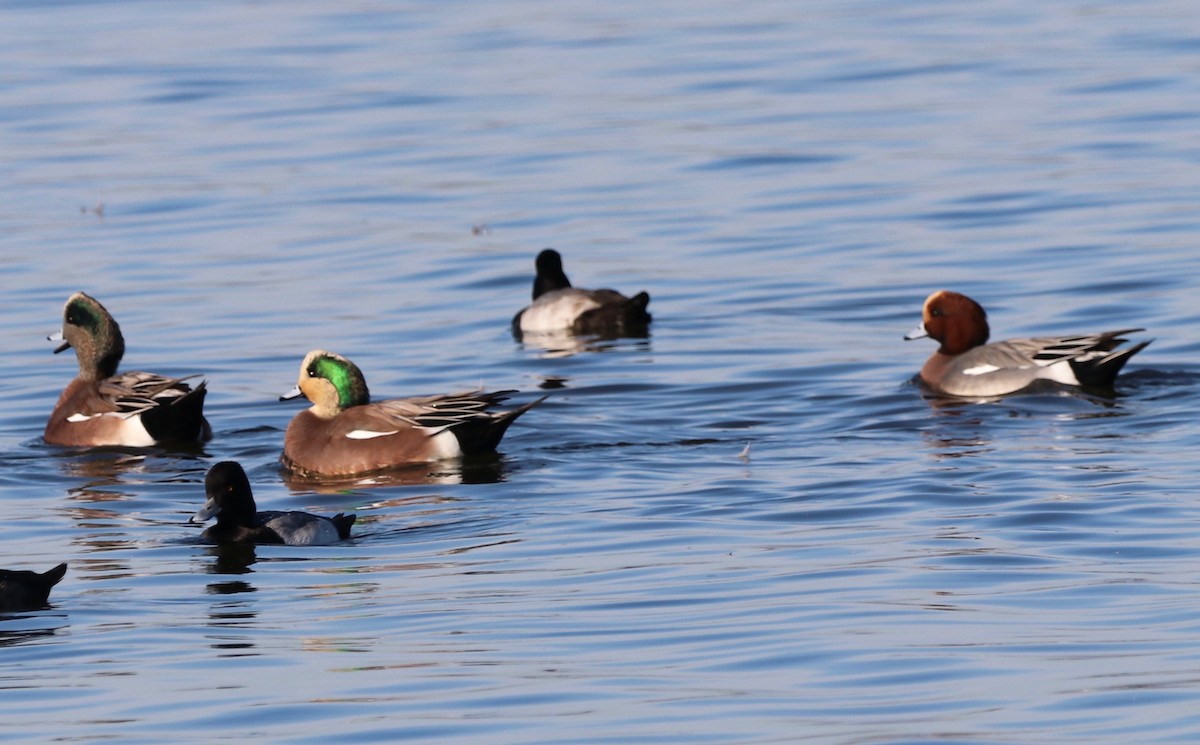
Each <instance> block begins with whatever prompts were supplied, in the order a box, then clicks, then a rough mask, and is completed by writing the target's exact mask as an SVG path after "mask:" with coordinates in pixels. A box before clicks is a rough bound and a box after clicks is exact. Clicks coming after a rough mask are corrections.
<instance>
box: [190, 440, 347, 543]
mask: <svg viewBox="0 0 1200 745" xmlns="http://www.w3.org/2000/svg"><path fill="white" fill-rule="evenodd" d="M204 494H205V496H206V497H207V499H206V500H205V502H204V506H203V507H201V508H200V511H199V512H197V513H196V514H195V515H192V516H191V518H189V519H188V522H193V523H201V522H204V521H205V520H208V519H209V518H211V517H216V518H217V522H216V524H215V525H212V526H210V527H208V528H205V530H204V532H203V533H201V534H200V537H201V538H202V539H204V540H205V541H208V542H209V543H218V544H219V543H283V544H286V545H288V546H325V545H328V544H330V543H337V542H338V541H344V540H346V539H347V538H349V537H350V526H351V525H354V519H355V516H354V515H344V514H342V513H340V512H339V513H338V514H336V515H334V516H333V517H323V516H321V515H314V514H312V513H309V512H299V511H296V510H288V511H280V510H268V511H265V512H259V511H258V507H257V506H256V505H255V504H254V494H253V493H252V492H251V491H250V480H249V479H248V478H246V472H245V471H244V470H243V469H242V466H241V465H240V464H238V463H235V462H233V461H230V460H227V461H223V462H221V463H218V464H216V465H215V466H213V467H212V468H210V469H208V474H207V475H206V476H205V477H204Z"/></svg>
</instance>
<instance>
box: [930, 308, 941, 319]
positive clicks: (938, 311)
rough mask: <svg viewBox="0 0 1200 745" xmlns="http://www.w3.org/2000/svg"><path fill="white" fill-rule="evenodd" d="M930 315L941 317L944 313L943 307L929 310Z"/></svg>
mask: <svg viewBox="0 0 1200 745" xmlns="http://www.w3.org/2000/svg"><path fill="white" fill-rule="evenodd" d="M929 315H931V316H933V317H934V318H940V317H941V315H942V310H941V308H934V309H933V310H931V311H929Z"/></svg>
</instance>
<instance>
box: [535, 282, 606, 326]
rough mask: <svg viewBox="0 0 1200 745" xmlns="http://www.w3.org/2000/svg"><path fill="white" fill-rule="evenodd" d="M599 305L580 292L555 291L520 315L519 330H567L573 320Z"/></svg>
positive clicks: (572, 323) (544, 296)
mask: <svg viewBox="0 0 1200 745" xmlns="http://www.w3.org/2000/svg"><path fill="white" fill-rule="evenodd" d="M599 307H600V303H597V302H596V301H595V300H592V299H591V298H590V297H588V296H587V295H584V294H583V293H581V292H571V291H570V290H569V289H568V290H557V291H555V292H551V293H547V294H545V295H542V296H541V297H540V298H538V299H537V300H536V301H534V303H533V305H531V306H529V307H528V308H526V309H525V312H524V313H522V314H521V330H522V331H531V332H534V333H537V332H546V331H559V330H561V329H569V328H571V326H572V325H574V323H575V319H576V318H579V316H581V315H583V314H584V313H586V312H587V311H589V310H592V309H593V308H599Z"/></svg>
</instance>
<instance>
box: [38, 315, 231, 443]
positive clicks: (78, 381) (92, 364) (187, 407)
mask: <svg viewBox="0 0 1200 745" xmlns="http://www.w3.org/2000/svg"><path fill="white" fill-rule="evenodd" d="M50 339H51V341H59V340H60V339H61V341H62V344H61V345H59V346H58V348H57V349H55V350H54V352H55V354H57V353H59V352H61V351H63V350H65V349H67V348H69V347H74V349H75V357H76V359H78V361H79V375H77V376H76V377H75V379H74V380H72V381H71V382H70V384H68V385H67V387H66V389H65V390H63V392H62V395H61V396H59V398H58V403H57V404H55V406H54V411H53V412H52V413H51V414H50V420H49V421H47V422H46V431H45V434H44V438H45V440H46V442H48V443H50V444H52V445H76V446H85V447H88V446H101V445H117V446H126V447H149V446H151V445H158V444H163V443H187V442H202V441H204V440H207V439H208V438H209V437H211V436H212V430H211V429H210V428H209V426H208V422H207V421H206V420H205V419H204V396H205V394H206V392H207V391H206V388H205V383H204V381H200V383H199V384H198V385H196V387H195V388H193V387H191V386H190V385H188V384H187V383H185V382H184V379H182V378H168V377H165V376H162V375H155V374H153V373H147V372H126V373H118V372H117V366H118V365H119V364H120V363H121V357H122V356H123V355H124V354H125V339H124V337H122V336H121V327H120V326H118V325H117V322H116V320H114V319H113V317H112V315H111V314H110V313H109V312H108V311H107V310H106V309H105V308H104V306H103V305H101V304H100V303H99V302H97V301H96V299H95V298H92V297H90V296H88V295H85V294H84V293H82V292H77V293H75V294H74V295H72V296H71V297H70V298H69V299H68V300H67V304H66V306H65V307H64V308H63V325H62V332H61V334H55V335H54V336H52V337H50Z"/></svg>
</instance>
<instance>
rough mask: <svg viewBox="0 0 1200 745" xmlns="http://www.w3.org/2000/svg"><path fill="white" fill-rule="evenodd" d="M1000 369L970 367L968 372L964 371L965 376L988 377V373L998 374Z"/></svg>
mask: <svg viewBox="0 0 1200 745" xmlns="http://www.w3.org/2000/svg"><path fill="white" fill-rule="evenodd" d="M999 369H1000V368H998V367H996V366H995V365H988V364H983V365H976V366H975V367H968V368H967V369H966V370H963V375H987V374H988V373H990V372H996V371H997V370H999Z"/></svg>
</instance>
